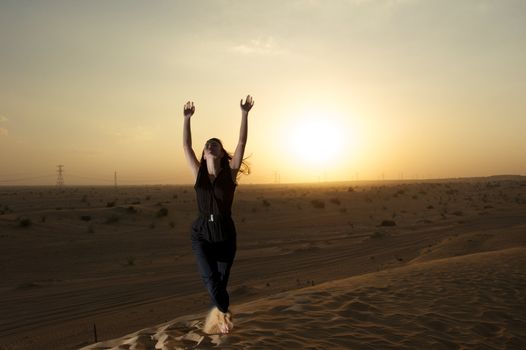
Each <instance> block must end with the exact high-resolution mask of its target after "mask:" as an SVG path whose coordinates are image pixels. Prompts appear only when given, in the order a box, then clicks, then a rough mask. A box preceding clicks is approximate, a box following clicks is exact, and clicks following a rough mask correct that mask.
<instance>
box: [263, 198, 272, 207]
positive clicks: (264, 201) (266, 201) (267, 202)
mask: <svg viewBox="0 0 526 350" xmlns="http://www.w3.org/2000/svg"><path fill="white" fill-rule="evenodd" d="M261 204H262V205H263V206H264V207H267V208H268V207H270V202H269V201H268V200H266V199H263V200H262V201H261Z"/></svg>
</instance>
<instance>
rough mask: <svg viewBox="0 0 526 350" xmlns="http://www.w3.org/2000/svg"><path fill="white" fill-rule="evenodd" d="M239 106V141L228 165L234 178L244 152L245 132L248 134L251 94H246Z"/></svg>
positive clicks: (252, 102)
mask: <svg viewBox="0 0 526 350" xmlns="http://www.w3.org/2000/svg"><path fill="white" fill-rule="evenodd" d="M239 105H240V107H241V128H240V130H239V141H238V142H237V147H236V151H235V152H234V156H233V157H232V160H231V161H230V167H231V168H232V178H233V179H235V178H236V175H237V172H238V171H239V168H240V167H241V162H242V161H243V155H244V154H245V145H246V144H247V134H248V112H249V111H250V109H251V108H252V106H254V99H252V96H250V95H248V96H247V98H246V100H245V103H243V99H241V101H240V102H239Z"/></svg>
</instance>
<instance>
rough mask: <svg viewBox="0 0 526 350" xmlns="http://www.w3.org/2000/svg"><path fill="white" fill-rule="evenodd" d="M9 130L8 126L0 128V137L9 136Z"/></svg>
mask: <svg viewBox="0 0 526 350" xmlns="http://www.w3.org/2000/svg"><path fill="white" fill-rule="evenodd" d="M8 135H9V131H8V130H7V129H6V128H0V137H2V136H8Z"/></svg>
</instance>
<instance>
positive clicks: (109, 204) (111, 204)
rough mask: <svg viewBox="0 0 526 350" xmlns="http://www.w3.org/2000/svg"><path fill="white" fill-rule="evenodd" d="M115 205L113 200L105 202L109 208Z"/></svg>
mask: <svg viewBox="0 0 526 350" xmlns="http://www.w3.org/2000/svg"><path fill="white" fill-rule="evenodd" d="M114 206H115V201H113V202H108V203H106V207H107V208H111V207H114Z"/></svg>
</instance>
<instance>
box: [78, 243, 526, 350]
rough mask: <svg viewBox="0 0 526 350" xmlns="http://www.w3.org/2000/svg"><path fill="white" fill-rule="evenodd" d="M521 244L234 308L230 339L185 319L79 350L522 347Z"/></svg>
mask: <svg viewBox="0 0 526 350" xmlns="http://www.w3.org/2000/svg"><path fill="white" fill-rule="evenodd" d="M524 266H526V248H525V247H522V248H510V249H504V250H499V251H492V252H486V253H477V254H469V255H464V256H461V257H455V258H448V259H440V260H433V261H428V262H422V263H413V264H411V265H407V266H404V267H400V268H394V269H389V270H385V271H381V272H377V273H371V274H366V275H363V276H357V277H351V278H347V279H342V280H338V281H333V282H327V283H324V284H321V285H318V286H314V287H308V288H304V289H300V290H296V291H291V292H285V293H280V294H277V295H274V296H272V297H269V298H263V299H260V300H257V301H254V302H249V303H246V304H243V305H239V306H237V307H235V308H233V311H234V314H235V319H236V326H235V327H236V328H235V330H234V332H233V333H231V334H228V335H211V336H210V335H206V334H204V333H203V332H202V331H201V327H202V319H203V316H204V315H192V316H186V317H181V318H177V319H175V320H173V321H170V322H167V323H164V324H161V325H158V326H155V327H151V328H147V329H143V330H141V331H138V332H136V333H133V334H130V335H128V336H125V337H122V338H119V339H115V340H111V341H106V342H101V343H98V344H94V345H91V346H88V347H85V348H83V349H84V350H88V349H89V350H102V349H166V350H168V349H190V348H210V347H214V346H217V345H221V348H231V349H245V348H247V349H258V348H262V349H336V348H349V349H475V348H484V349H505V348H507V349H522V348H524V347H525V346H526V293H525V292H526V273H525V271H524Z"/></svg>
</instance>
